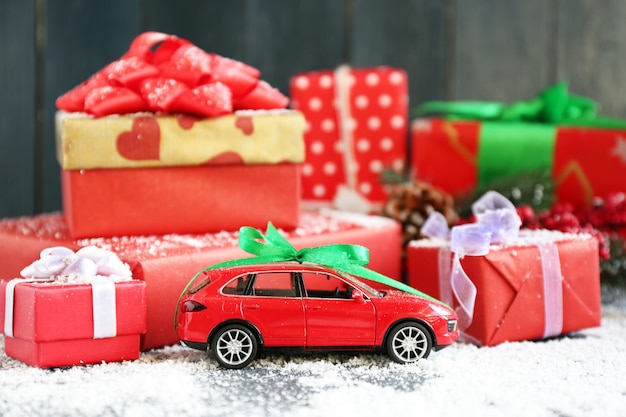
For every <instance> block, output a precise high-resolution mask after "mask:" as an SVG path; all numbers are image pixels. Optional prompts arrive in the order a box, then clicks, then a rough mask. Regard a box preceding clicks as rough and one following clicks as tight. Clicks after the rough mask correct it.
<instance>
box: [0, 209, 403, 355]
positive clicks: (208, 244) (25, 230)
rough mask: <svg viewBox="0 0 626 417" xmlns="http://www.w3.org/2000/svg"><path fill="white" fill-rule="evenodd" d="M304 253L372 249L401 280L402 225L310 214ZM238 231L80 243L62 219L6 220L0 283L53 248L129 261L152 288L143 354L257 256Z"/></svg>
mask: <svg viewBox="0 0 626 417" xmlns="http://www.w3.org/2000/svg"><path fill="white" fill-rule="evenodd" d="M284 233H285V236H286V237H287V239H288V240H289V241H290V242H291V243H292V244H293V245H294V246H295V247H296V248H297V249H301V248H304V247H312V246H319V245H325V244H337V243H347V244H359V245H363V246H366V247H368V248H369V249H370V254H371V259H370V264H369V266H368V267H369V268H370V269H372V270H374V271H376V272H379V273H382V274H384V275H387V276H389V277H391V278H395V279H400V267H401V265H400V251H401V231H400V226H399V225H398V224H397V223H396V222H395V221H393V220H390V219H387V218H383V217H378V216H365V215H358V214H347V213H340V212H335V211H322V212H317V211H312V212H309V211H303V212H301V213H300V222H299V223H298V227H296V228H295V229H293V230H289V231H285V232H284ZM237 237H238V232H226V231H223V232H218V233H209V234H199V235H182V234H169V235H163V236H124V237H111V238H91V239H78V240H75V239H72V238H71V236H70V234H69V230H68V227H67V224H66V223H65V221H64V219H63V216H62V215H60V214H45V215H39V216H33V217H22V218H16V219H5V220H0V258H1V259H3V261H2V262H1V263H0V278H7V279H9V278H12V277H14V276H17V275H18V274H19V272H20V270H21V268H22V267H23V266H24V265H27V264H28V263H30V262H31V261H32V259H35V258H36V257H37V256H38V255H39V253H40V251H41V250H42V249H44V248H47V247H51V246H58V245H62V246H67V247H69V248H71V249H76V248H79V247H83V246H88V245H94V246H97V247H100V248H103V249H107V250H111V251H113V252H114V253H116V254H117V255H118V256H119V257H120V258H121V259H122V260H123V261H125V262H127V263H128V264H129V265H130V267H131V269H132V274H133V277H134V278H136V279H140V280H143V281H145V282H146V284H147V288H146V303H147V333H146V334H145V335H143V336H142V341H141V349H142V350H147V349H152V348H157V347H161V346H166V345H171V344H176V343H178V336H177V335H176V332H175V331H174V321H173V320H174V312H175V310H176V304H177V301H178V298H179V296H180V293H181V292H182V290H183V288H184V287H185V285H186V284H187V283H188V282H189V280H190V279H191V278H192V277H193V276H194V275H195V274H196V273H197V272H198V271H199V270H201V269H203V268H205V267H207V266H210V265H213V264H215V263H218V262H223V261H226V260H231V259H236V258H242V257H249V256H250V255H249V254H246V253H245V252H243V251H242V250H241V249H239V247H238V245H237Z"/></svg>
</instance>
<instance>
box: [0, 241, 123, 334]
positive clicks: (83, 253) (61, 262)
mask: <svg viewBox="0 0 626 417" xmlns="http://www.w3.org/2000/svg"><path fill="white" fill-rule="evenodd" d="M20 275H21V276H22V277H23V278H16V279H13V280H11V281H9V282H8V284H7V287H6V293H5V315H4V334H5V335H6V336H8V337H13V324H14V323H13V321H14V302H15V287H16V286H17V285H18V284H23V283H32V282H59V283H65V282H66V283H87V284H90V285H91V287H92V309H93V320H94V336H93V337H94V339H102V338H107V337H115V336H116V335H117V313H116V299H115V281H116V280H117V281H120V280H129V279H132V274H131V271H130V268H129V266H128V265H127V264H125V263H124V262H122V261H121V260H120V259H119V258H118V257H117V255H115V254H114V253H113V252H110V251H107V250H104V249H100V248H97V247H95V246H87V247H84V248H82V249H79V250H78V251H77V252H76V253H74V251H72V250H71V249H68V248H65V247H61V246H57V247H52V248H47V249H44V250H43V251H42V252H41V254H40V259H38V260H36V261H35V262H33V263H32V264H30V265H28V266H27V267H26V268H24V269H23V270H22V271H21V272H20Z"/></svg>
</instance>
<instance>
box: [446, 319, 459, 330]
mask: <svg viewBox="0 0 626 417" xmlns="http://www.w3.org/2000/svg"><path fill="white" fill-rule="evenodd" d="M456 324H457V321H456V320H448V331H449V332H453V331H455V330H456Z"/></svg>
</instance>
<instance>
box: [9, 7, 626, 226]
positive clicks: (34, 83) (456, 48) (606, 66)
mask: <svg viewBox="0 0 626 417" xmlns="http://www.w3.org/2000/svg"><path fill="white" fill-rule="evenodd" d="M624 22H626V2H625V1H622V0H602V1H593V0H524V1H518V0H204V1H203V0H176V1H174V0H169V1H168V0H141V1H139V0H106V1H87V0H85V1H81V0H0V217H8V216H18V215H30V214H33V213H39V212H48V211H55V210H60V207H61V203H60V185H59V172H58V164H57V162H56V160H55V153H54V130H53V118H54V112H55V107H54V100H55V99H56V97H57V96H59V95H60V94H62V93H63V92H65V91H67V90H68V89H70V88H71V87H73V86H74V85H76V84H78V83H79V82H81V81H82V80H84V79H86V78H87V77H88V76H89V75H91V74H92V73H94V72H95V71H97V70H98V69H100V68H101V67H103V66H104V65H105V64H107V63H109V62H111V61H113V60H115V59H117V58H118V57H119V56H120V55H121V54H123V53H124V52H125V51H126V49H127V48H128V45H129V43H130V41H131V40H132V39H133V38H134V37H135V36H136V35H137V34H138V33H140V32H142V31H145V30H157V31H162V32H168V33H173V34H176V35H179V36H181V37H185V38H187V39H189V40H191V41H192V42H194V43H195V44H197V45H198V46H200V47H201V48H203V49H205V50H207V51H212V52H217V53H220V54H222V55H225V56H230V57H233V58H236V59H240V60H242V61H244V62H248V63H250V64H252V65H254V66H256V67H258V68H259V69H260V70H261V72H262V77H263V78H264V79H266V80H267V81H269V82H270V83H271V84H273V85H275V86H276V87H278V88H279V89H280V90H282V91H283V92H284V93H288V88H287V86H288V81H289V78H290V76H291V75H292V74H294V73H296V72H300V71H306V70H313V69H330V68H334V67H336V66H337V65H339V64H342V63H344V62H347V63H350V64H352V65H354V66H372V65H380V64H386V65H393V66H398V67H401V68H404V69H405V70H406V71H407V72H408V74H409V83H410V100H411V106H415V105H417V104H419V103H421V102H424V101H427V100H433V99H481V100H498V101H514V100H519V99H524V98H528V97H530V96H533V95H534V94H535V93H537V92H538V91H539V90H541V89H543V88H544V87H546V86H548V85H550V84H552V83H555V82H557V81H559V80H568V81H569V83H570V89H571V90H572V91H573V92H575V93H578V94H583V95H588V96H590V97H593V98H595V99H596V100H597V101H599V102H600V103H601V104H602V110H603V113H604V114H606V115H611V116H617V117H624V118H626V100H625V98H626V76H624V75H623V74H624V68H625V67H626V65H625V64H626V24H625V23H624ZM94 191H95V190H94ZM95 192H96V191H95Z"/></svg>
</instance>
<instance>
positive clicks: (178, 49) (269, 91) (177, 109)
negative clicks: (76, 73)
mask: <svg viewBox="0 0 626 417" xmlns="http://www.w3.org/2000/svg"><path fill="white" fill-rule="evenodd" d="M259 77H260V72H259V70H258V69H256V68H254V67H251V66H249V65H247V64H244V63H243V62H240V61H236V60H233V59H230V58H225V57H223V56H220V55H217V54H212V53H207V52H205V51H203V50H202V49H200V48H198V47H197V46H195V45H194V44H192V43H191V42H189V41H188V40H186V39H183V38H179V37H177V36H174V35H168V34H165V33H160V32H145V33H142V34H141V35H139V36H137V37H136V38H135V40H133V42H132V43H131V45H130V48H129V50H128V52H126V53H125V54H124V55H123V56H122V57H121V58H120V59H118V60H117V61H114V62H112V63H110V64H109V65H107V66H105V67H104V68H102V69H101V70H100V71H98V72H97V73H96V74H94V75H92V76H91V77H90V78H89V79H88V80H87V81H85V82H83V83H82V84H80V85H78V86H76V87H74V88H73V89H71V90H70V91H68V92H67V93H65V94H63V95H62V96H60V97H59V98H58V99H57V100H56V106H57V108H59V109H60V110H65V111H69V112H85V113H89V114H91V115H93V116H95V117H101V116H106V115H109V114H124V113H136V112H141V111H152V112H167V113H191V114H195V115H199V116H204V117H215V116H220V115H223V114H229V113H232V112H233V111H234V110H240V109H250V110H260V109H280V108H285V107H286V106H287V105H288V104H289V99H288V98H287V97H286V96H284V95H283V94H281V93H280V92H279V91H278V90H276V89H275V88H273V87H272V86H270V85H269V84H268V83H266V82H265V81H262V80H260V79H259Z"/></svg>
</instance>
